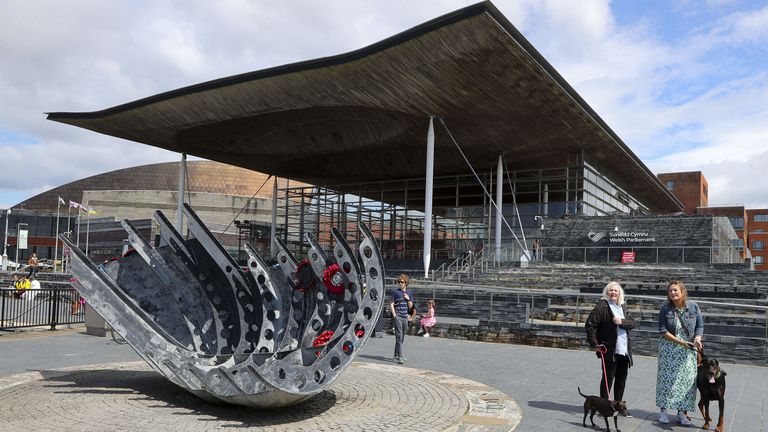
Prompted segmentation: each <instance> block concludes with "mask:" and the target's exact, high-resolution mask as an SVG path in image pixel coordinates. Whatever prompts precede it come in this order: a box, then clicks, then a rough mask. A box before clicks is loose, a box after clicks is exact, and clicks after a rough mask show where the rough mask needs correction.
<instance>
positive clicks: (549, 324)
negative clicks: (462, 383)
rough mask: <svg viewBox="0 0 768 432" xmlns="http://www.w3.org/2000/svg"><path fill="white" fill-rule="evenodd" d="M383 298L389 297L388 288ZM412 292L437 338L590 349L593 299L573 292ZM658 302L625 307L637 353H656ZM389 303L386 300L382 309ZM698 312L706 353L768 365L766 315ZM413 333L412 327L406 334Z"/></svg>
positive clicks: (712, 309) (727, 309)
mask: <svg viewBox="0 0 768 432" xmlns="http://www.w3.org/2000/svg"><path fill="white" fill-rule="evenodd" d="M387 294H388V296H390V297H389V298H391V290H389V291H388V293H387ZM412 294H413V297H414V301H415V303H416V308H417V312H418V313H419V314H421V313H425V312H426V309H425V307H426V301H427V299H429V298H435V299H436V315H437V325H436V326H435V328H434V330H433V331H432V334H433V335H434V336H436V337H446V338H453V339H465V340H474V341H483V342H498V343H518V344H525V345H533V346H546V347H555V348H567V349H584V350H589V349H590V348H589V346H588V344H587V342H586V336H585V330H584V324H583V322H584V320H586V318H587V316H588V314H589V311H590V310H591V304H592V303H591V302H592V300H590V299H591V298H589V297H588V298H585V297H584V296H580V295H579V294H577V293H574V294H572V295H557V296H552V297H548V296H547V294H546V293H515V292H503V291H500V290H490V289H488V290H483V289H456V288H436V287H431V288H428V287H415V288H414V289H413V290H412ZM555 300H556V304H555ZM595 301H596V298H595ZM662 301H663V299H661V298H660V299H655V300H648V299H644V300H634V299H633V300H632V301H631V302H628V303H627V305H628V307H629V308H630V310H631V311H632V313H633V318H634V319H635V321H636V323H637V328H636V329H634V330H632V332H631V334H630V335H631V337H632V344H633V348H634V352H635V353H636V354H641V355H649V356H656V355H657V350H658V339H659V335H658V329H657V328H658V324H657V315H658V308H659V305H660V303H661V302H662ZM745 302H746V303H754V302H755V301H745ZM758 302H759V301H758ZM388 305H389V301H388V302H386V308H388ZM702 309H703V310H704V321H705V336H704V343H705V348H706V350H707V353H708V354H710V355H713V356H715V357H717V358H719V359H721V360H722V361H726V362H732V363H742V364H755V365H761V366H767V365H768V360H767V359H768V335H766V325H767V324H766V314H765V312H754V313H752V314H748V313H745V309H744V308H742V307H739V306H735V305H732V306H729V305H718V306H714V305H707V306H703V307H702ZM417 330H418V326H417V325H414V326H412V328H411V333H412V334H415V333H416V331H417Z"/></svg>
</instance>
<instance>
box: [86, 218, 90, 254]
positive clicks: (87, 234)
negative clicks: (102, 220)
mask: <svg viewBox="0 0 768 432" xmlns="http://www.w3.org/2000/svg"><path fill="white" fill-rule="evenodd" d="M85 220H86V223H85V256H88V238H89V237H90V234H91V209H89V208H86V209H85Z"/></svg>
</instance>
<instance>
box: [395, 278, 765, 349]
mask: <svg viewBox="0 0 768 432" xmlns="http://www.w3.org/2000/svg"><path fill="white" fill-rule="evenodd" d="M387 285H388V286H394V279H393V280H392V282H389V283H388V284H387ZM410 289H411V290H412V292H413V293H414V298H415V299H416V301H417V303H418V304H419V305H423V304H424V303H425V299H428V298H431V299H434V301H435V303H436V311H437V315H438V316H444V317H452V318H465V319H466V318H469V319H480V320H488V321H493V320H494V319H495V318H496V315H497V314H498V312H500V311H501V310H503V309H504V308H507V307H508V306H509V301H510V297H513V298H515V300H516V302H518V303H520V302H525V303H529V304H530V306H531V307H530V312H529V315H528V317H527V318H528V320H536V319H541V320H542V321H543V322H548V321H549V322H553V323H554V322H556V321H558V320H557V319H552V317H553V316H554V315H555V314H556V313H559V314H563V308H567V309H568V314H569V316H571V317H572V318H571V321H570V322H571V323H572V324H574V325H576V324H579V323H583V322H584V320H586V318H587V316H588V315H589V313H590V311H591V310H592V309H593V308H594V306H595V304H596V303H597V301H598V299H600V298H601V297H602V294H593V293H581V292H577V291H570V292H568V291H561V290H548V289H527V288H513V287H489V286H484V285H469V284H461V283H456V284H451V283H445V282H434V281H422V280H412V282H411V286H410ZM388 292H389V291H388ZM456 293H461V294H463V295H466V299H467V300H468V301H473V302H480V303H482V305H480V304H479V303H478V304H474V305H472V306H469V305H467V306H466V307H462V308H460V311H461V312H460V313H457V312H456V311H453V313H451V312H450V311H448V310H447V309H441V308H440V304H441V303H443V302H449V303H450V302H456V301H460V300H457V299H456V297H455V294H456ZM724 300H725V301H715V300H702V299H695V301H696V303H697V304H698V305H699V306H701V307H702V313H703V314H704V317H705V320H706V318H707V316H709V315H711V314H718V313H726V312H727V313H731V314H734V315H735V316H752V317H753V318H754V319H755V321H756V325H754V326H752V327H753V328H756V329H761V332H762V337H764V338H766V339H768V306H765V305H761V304H754V302H750V301H745V302H744V303H740V300H738V299H724ZM665 301H667V298H666V296H654V295H631V296H628V297H627V305H628V307H630V309H635V310H636V312H635V313H636V314H637V316H636V319H638V320H643V319H645V320H648V321H655V320H656V319H657V318H658V312H659V308H660V306H661V304H662V303H664V302H665ZM418 307H419V306H417V309H418ZM422 308H423V306H422ZM417 312H421V311H419V310H417ZM438 320H439V318H438ZM757 323H759V324H757Z"/></svg>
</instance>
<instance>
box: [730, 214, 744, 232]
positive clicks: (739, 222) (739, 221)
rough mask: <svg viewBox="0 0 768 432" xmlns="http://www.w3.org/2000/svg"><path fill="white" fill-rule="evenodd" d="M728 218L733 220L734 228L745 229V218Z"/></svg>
mask: <svg viewBox="0 0 768 432" xmlns="http://www.w3.org/2000/svg"><path fill="white" fill-rule="evenodd" d="M728 220H729V221H731V225H732V226H733V229H744V218H740V217H729V218H728Z"/></svg>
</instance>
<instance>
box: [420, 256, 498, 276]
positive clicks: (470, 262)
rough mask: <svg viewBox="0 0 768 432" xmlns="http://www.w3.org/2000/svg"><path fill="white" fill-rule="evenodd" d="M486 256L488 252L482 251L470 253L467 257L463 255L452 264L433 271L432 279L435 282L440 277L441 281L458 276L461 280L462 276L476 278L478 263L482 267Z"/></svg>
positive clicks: (444, 264) (443, 265)
mask: <svg viewBox="0 0 768 432" xmlns="http://www.w3.org/2000/svg"><path fill="white" fill-rule="evenodd" d="M485 256H486V250H485V249H480V250H479V251H477V252H472V251H469V252H468V253H467V254H466V255H462V256H460V257H458V258H456V259H455V260H453V261H452V262H450V263H447V264H446V263H443V264H441V265H440V267H438V268H436V269H434V270H432V273H431V279H432V280H435V277H437V275H439V277H440V279H449V278H452V277H453V276H456V277H457V278H458V279H459V280H461V275H462V274H467V275H468V276H469V275H471V277H475V269H476V268H477V266H478V263H480V265H482V263H483V260H484V259H485Z"/></svg>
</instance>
